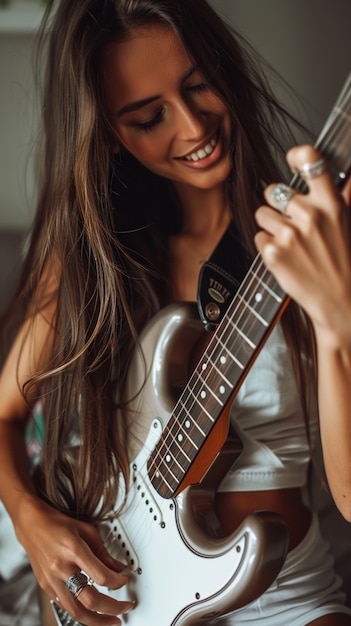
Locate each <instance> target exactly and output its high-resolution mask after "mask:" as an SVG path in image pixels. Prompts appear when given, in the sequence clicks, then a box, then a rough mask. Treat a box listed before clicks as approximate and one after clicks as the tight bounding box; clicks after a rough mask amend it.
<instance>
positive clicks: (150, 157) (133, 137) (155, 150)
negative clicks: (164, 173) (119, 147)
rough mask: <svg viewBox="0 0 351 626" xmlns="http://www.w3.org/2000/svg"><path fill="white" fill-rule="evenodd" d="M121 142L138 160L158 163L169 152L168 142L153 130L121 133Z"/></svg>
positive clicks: (119, 135)
mask: <svg viewBox="0 0 351 626" xmlns="http://www.w3.org/2000/svg"><path fill="white" fill-rule="evenodd" d="M118 137H119V141H120V143H122V144H123V146H124V147H125V148H126V149H127V150H128V151H129V152H130V153H131V154H132V155H133V156H134V157H135V158H136V159H138V160H140V161H147V162H151V163H156V162H158V161H160V160H162V159H165V158H166V157H167V154H168V149H167V142H166V141H165V140H164V138H163V139H162V138H158V137H156V135H155V134H153V133H152V132H147V133H145V132H142V131H141V132H140V133H139V132H136V133H135V132H133V133H119V134H118Z"/></svg>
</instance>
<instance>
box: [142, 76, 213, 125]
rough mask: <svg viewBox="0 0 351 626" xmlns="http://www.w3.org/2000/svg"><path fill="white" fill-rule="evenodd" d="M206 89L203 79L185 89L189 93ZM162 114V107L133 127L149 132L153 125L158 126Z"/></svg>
mask: <svg viewBox="0 0 351 626" xmlns="http://www.w3.org/2000/svg"><path fill="white" fill-rule="evenodd" d="M206 89H208V85H207V83H206V82H205V81H202V82H201V83H197V84H196V85H190V87H188V88H187V90H186V91H188V92H190V93H200V92H201V91H205V90H206ZM163 115H164V109H163V108H162V109H160V111H159V112H158V113H157V114H156V115H155V116H154V117H153V118H152V119H151V120H149V121H147V122H138V123H136V124H135V127H136V128H137V130H140V131H141V132H145V133H147V132H150V131H151V130H153V128H155V126H158V124H160V123H161V122H162V119H163Z"/></svg>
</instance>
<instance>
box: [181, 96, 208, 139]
mask: <svg viewBox="0 0 351 626" xmlns="http://www.w3.org/2000/svg"><path fill="white" fill-rule="evenodd" d="M176 129H177V139H181V140H183V141H189V140H196V139H201V137H203V134H204V129H205V123H204V119H203V115H202V114H201V112H200V111H199V110H198V109H197V108H195V107H193V106H191V105H190V104H188V103H187V102H184V101H182V102H181V103H179V104H178V106H177V109H176Z"/></svg>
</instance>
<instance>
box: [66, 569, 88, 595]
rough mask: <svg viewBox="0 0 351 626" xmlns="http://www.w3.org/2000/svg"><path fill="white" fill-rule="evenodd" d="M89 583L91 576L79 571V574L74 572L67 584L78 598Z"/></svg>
mask: <svg viewBox="0 0 351 626" xmlns="http://www.w3.org/2000/svg"><path fill="white" fill-rule="evenodd" d="M88 583H89V578H88V576H87V575H86V574H84V572H78V573H77V574H73V575H72V576H70V577H69V578H68V579H67V582H66V586H67V589H68V590H69V591H70V592H71V593H73V595H74V597H75V598H77V597H78V596H79V594H80V592H81V591H82V590H83V589H84V587H86V586H87V585H88Z"/></svg>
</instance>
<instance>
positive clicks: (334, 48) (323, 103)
mask: <svg viewBox="0 0 351 626" xmlns="http://www.w3.org/2000/svg"><path fill="white" fill-rule="evenodd" d="M180 1H182V2H183V1H184V2H185V1H186V0H180ZM210 1H211V2H212V4H213V6H214V7H215V8H216V9H217V10H218V11H219V12H220V13H221V14H222V15H224V16H225V17H226V18H227V19H228V20H230V21H231V22H232V24H233V25H234V26H235V28H236V29H237V30H238V31H239V32H240V33H242V34H243V35H244V36H245V37H246V38H247V39H248V40H249V41H250V43H251V44H253V45H254V47H255V48H256V49H257V50H258V51H259V53H260V54H261V55H262V56H263V57H264V58H266V59H267V61H268V62H269V63H270V64H271V65H272V66H273V67H274V68H275V69H277V70H278V72H279V73H280V74H281V75H282V76H283V77H284V78H285V79H286V80H287V81H288V82H289V83H290V84H291V85H292V86H293V88H294V89H295V90H296V92H297V93H298V94H299V95H300V96H302V97H303V99H304V107H303V108H301V106H300V105H299V104H298V103H297V102H295V101H288V102H287V104H288V106H289V107H290V108H292V109H293V111H294V112H295V113H296V114H297V115H298V116H299V117H300V118H303V119H304V121H306V120H307V123H308V125H309V126H311V127H312V128H313V129H314V130H315V131H318V130H319V129H320V127H321V125H322V123H323V121H324V119H325V117H326V115H327V113H328V111H329V108H330V107H331V105H332V103H333V101H334V100H335V98H336V96H337V93H338V91H339V89H340V88H341V85H342V83H343V81H344V78H345V77H346V75H347V74H348V72H349V71H350V70H351V62H350V61H351V43H350V41H351V40H350V25H351V0H333V1H331V0H210ZM40 12H41V3H40V0H9V4H8V6H7V7H5V8H1V7H0V146H1V148H0V229H11V230H13V229H15V230H16V229H23V228H26V227H27V226H28V225H29V224H30V221H31V218H32V214H33V206H34V185H33V172H32V167H33V159H32V153H33V147H34V141H35V128H36V115H35V106H34V103H35V91H34V85H33V78H32V76H33V72H32V53H33V45H34V41H35V33H36V28H37V24H38V22H39V18H40ZM194 26H195V29H194V31H195V32H196V25H194ZM278 95H280V94H278ZM281 97H282V98H283V99H284V98H286V97H287V95H286V93H285V92H284V93H282V94H281Z"/></svg>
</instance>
